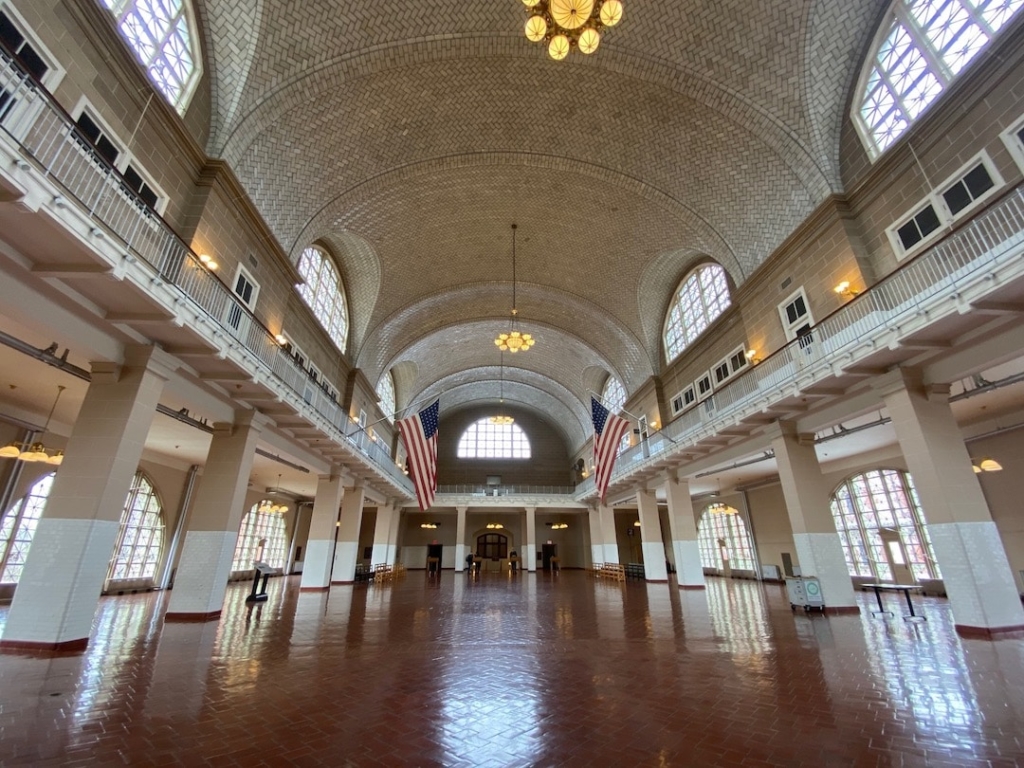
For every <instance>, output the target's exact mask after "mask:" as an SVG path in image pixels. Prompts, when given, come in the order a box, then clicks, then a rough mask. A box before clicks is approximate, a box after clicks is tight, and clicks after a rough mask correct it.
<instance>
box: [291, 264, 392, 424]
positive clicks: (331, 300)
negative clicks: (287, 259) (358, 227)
mask: <svg viewBox="0 0 1024 768" xmlns="http://www.w3.org/2000/svg"><path fill="white" fill-rule="evenodd" d="M298 270H299V274H300V275H302V279H303V281H304V282H303V283H302V285H300V286H299V287H298V291H299V295H300V296H301V297H302V300H303V301H304V302H306V305H307V306H308V307H309V308H310V309H311V310H312V311H313V315H314V316H315V317H316V319H317V320H318V321H319V323H320V325H321V326H323V329H324V330H325V331H327V333H328V335H329V336H330V337H331V340H332V341H333V342H334V343H335V345H336V346H337V347H338V349H340V350H341V351H342V352H344V351H345V345H346V343H347V341H348V308H347V306H346V303H345V294H344V292H343V290H342V288H341V278H340V277H339V275H338V272H337V270H336V269H335V267H334V262H333V261H332V260H331V259H330V257H329V256H327V254H326V253H324V251H322V250H321V249H320V248H315V247H309V248H306V249H305V250H304V251H303V252H302V255H301V256H300V257H299V263H298ZM391 411H392V412H393V411H394V408H392V409H391Z"/></svg>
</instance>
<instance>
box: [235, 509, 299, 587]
mask: <svg viewBox="0 0 1024 768" xmlns="http://www.w3.org/2000/svg"><path fill="white" fill-rule="evenodd" d="M270 503H272V502H268V501H267V500H266V499H264V500H263V501H261V502H259V503H258V504H254V505H253V506H252V509H250V510H249V511H248V512H246V513H245V517H244V518H243V519H242V526H241V528H240V529H239V531H238V541H237V542H236V543H235V556H234V558H232V561H231V570H232V571H251V570H252V569H253V562H254V561H257V560H258V561H260V562H262V563H266V564H267V565H269V566H270V567H271V568H284V566H285V558H286V556H287V553H288V535H287V532H286V531H285V525H284V516H283V515H281V514H280V513H278V512H264V511H262V510H261V509H260V507H262V506H264V505H265V504H270Z"/></svg>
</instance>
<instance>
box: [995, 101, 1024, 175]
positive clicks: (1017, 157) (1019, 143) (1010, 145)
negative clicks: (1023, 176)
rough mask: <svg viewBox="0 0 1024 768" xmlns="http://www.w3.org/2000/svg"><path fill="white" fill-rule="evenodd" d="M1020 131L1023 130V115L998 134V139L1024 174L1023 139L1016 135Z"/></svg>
mask: <svg viewBox="0 0 1024 768" xmlns="http://www.w3.org/2000/svg"><path fill="white" fill-rule="evenodd" d="M1022 130H1024V115H1021V116H1020V117H1018V118H1017V119H1016V120H1014V121H1013V122H1012V123H1011V124H1010V126H1009V127H1008V128H1006V129H1005V130H1004V131H1003V132H1002V133H1000V134H999V138H1000V139H1001V140H1002V142H1003V144H1004V145H1005V146H1006V149H1007V151H1008V152H1009V153H1010V156H1011V157H1012V158H1013V161H1014V162H1015V163H1016V164H1017V168H1019V169H1020V172H1021V173H1024V139H1021V137H1020V136H1019V135H1018V134H1019V133H1020V132H1021V131H1022Z"/></svg>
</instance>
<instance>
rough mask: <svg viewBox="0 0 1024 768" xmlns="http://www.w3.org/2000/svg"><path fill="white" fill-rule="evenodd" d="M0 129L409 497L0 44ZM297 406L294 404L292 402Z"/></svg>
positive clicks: (392, 471)
mask: <svg viewBox="0 0 1024 768" xmlns="http://www.w3.org/2000/svg"><path fill="white" fill-rule="evenodd" d="M0 127H2V128H3V131H4V132H5V133H6V134H7V135H8V136H9V137H10V138H11V139H13V140H14V141H15V142H16V143H17V144H18V146H19V148H20V151H21V154H22V156H23V157H24V158H25V160H26V161H28V162H29V163H30V164H32V165H34V166H35V167H36V168H37V169H38V170H39V171H41V172H42V173H43V174H45V175H46V177H47V178H49V179H50V181H51V182H53V183H54V184H55V185H56V186H57V187H58V188H59V189H61V190H62V191H63V193H64V195H63V196H62V197H65V198H66V200H65V201H63V202H62V203H59V204H62V205H67V204H68V201H74V203H75V204H77V206H79V207H80V208H81V209H82V210H83V211H84V212H86V213H87V214H88V216H89V218H90V219H91V220H92V221H93V222H94V223H95V224H96V226H97V228H98V229H99V230H101V231H103V232H105V233H107V234H108V235H110V236H111V237H113V238H115V239H116V240H117V241H118V242H119V243H120V244H121V245H122V246H123V247H124V248H125V251H126V253H127V254H129V255H130V257H131V258H133V259H135V260H136V261H137V262H138V263H141V264H143V265H145V266H146V267H148V269H149V271H151V273H152V277H153V280H154V282H157V283H160V282H162V283H164V284H166V285H170V286H174V287H175V288H176V289H177V290H178V291H179V292H180V295H181V296H182V298H183V299H184V300H186V301H187V302H189V303H190V304H192V305H193V306H194V307H195V308H198V309H200V310H202V314H201V315H200V322H203V317H205V321H206V322H207V323H208V324H209V325H210V328H211V331H212V333H213V335H214V336H221V335H222V336H225V337H228V338H230V339H233V343H236V344H237V345H239V346H240V347H242V348H244V349H245V350H246V351H247V352H248V353H249V354H250V355H251V356H252V358H253V359H254V360H255V367H256V368H257V369H258V370H256V371H254V373H255V375H256V376H258V378H259V379H260V380H267V379H271V380H273V382H274V383H275V384H276V385H277V386H279V387H281V388H284V389H286V390H290V392H291V393H293V394H294V395H295V399H296V401H297V402H303V403H305V404H306V405H308V407H309V408H310V409H311V410H312V411H314V412H315V413H316V414H317V415H318V416H319V417H320V418H321V419H322V420H323V421H324V422H326V423H327V424H328V425H330V426H329V429H331V431H333V432H334V435H333V436H334V438H335V439H336V440H338V441H339V442H341V441H345V442H347V443H348V444H350V445H352V446H354V447H355V448H357V449H358V450H359V451H360V452H361V453H363V454H364V455H365V456H366V457H367V458H368V459H369V460H370V461H371V462H372V463H373V464H374V465H376V467H377V468H378V469H379V470H380V471H381V472H382V474H384V475H386V476H387V477H389V478H391V480H392V481H394V482H396V483H397V484H398V485H399V486H400V487H401V488H403V489H405V490H406V491H407V492H408V493H409V494H410V495H412V491H413V487H412V483H411V482H410V481H409V479H408V478H407V477H405V475H404V474H403V473H402V471H401V469H400V468H399V467H397V466H396V465H395V462H394V461H393V460H392V458H391V456H390V455H389V454H388V452H387V451H386V450H384V449H383V448H382V447H381V446H380V445H379V444H378V443H376V442H375V441H373V440H370V439H366V436H365V433H364V432H361V431H359V427H358V424H356V423H355V422H353V421H352V420H351V419H350V418H349V416H348V414H347V413H346V412H345V410H344V409H343V408H342V407H341V406H339V405H338V403H337V402H335V401H334V399H333V398H331V397H329V396H328V395H327V393H326V392H324V391H323V390H322V389H321V388H320V387H308V386H306V385H307V383H308V376H307V374H306V372H305V371H303V370H301V369H299V368H298V367H297V366H296V365H295V364H294V363H293V362H292V359H291V357H290V356H289V355H288V354H287V353H286V352H285V351H284V350H283V349H282V348H281V346H280V345H279V344H278V343H277V341H276V339H275V338H274V336H273V334H271V333H270V331H269V330H268V329H267V328H266V327H265V326H264V325H263V324H262V323H261V322H260V321H259V320H258V319H257V318H256V317H255V316H254V315H253V314H252V312H251V311H250V310H249V308H248V307H247V306H245V304H244V303H243V302H242V301H241V300H240V299H239V298H238V297H237V296H236V295H235V294H234V292H233V291H231V289H230V288H228V286H226V285H225V284H224V283H223V282H221V280H220V279H219V278H218V277H217V276H216V275H215V274H213V273H212V272H211V271H210V270H208V269H207V268H206V267H205V266H203V264H202V262H201V261H200V260H199V257H198V256H197V255H196V254H195V253H194V252H193V251H192V250H191V249H190V248H189V246H188V245H187V244H186V243H185V241H183V240H182V239H181V238H180V237H178V235H177V234H176V233H175V232H174V230H173V229H171V227H170V226H169V225H168V224H167V222H165V221H164V220H163V218H161V217H160V215H159V214H157V212H156V211H154V210H153V209H152V208H151V207H149V206H148V205H147V204H146V203H145V202H144V201H143V200H142V199H141V198H140V197H139V196H138V195H137V194H136V193H135V192H134V191H133V190H132V189H131V188H130V187H129V185H128V184H127V182H126V181H125V179H124V177H123V176H122V175H121V173H120V172H119V171H118V170H117V169H116V168H114V167H113V166H112V165H111V164H110V163H109V162H108V161H107V160H106V159H105V158H104V157H103V156H102V155H101V154H100V153H99V152H98V151H97V150H96V148H95V147H94V146H92V144H91V142H89V140H88V139H86V138H85V137H84V136H82V134H81V133H80V132H79V131H78V129H77V126H76V125H75V122H74V120H72V119H71V116H70V115H68V114H67V112H65V111H64V110H63V109H62V108H61V106H60V105H59V104H57V102H56V101H54V99H53V98H52V96H51V95H50V93H49V92H48V91H47V90H46V89H45V88H44V87H43V86H42V85H41V84H40V83H38V82H37V81H35V80H34V79H33V78H32V77H31V76H30V75H29V74H28V73H26V72H24V71H23V70H22V69H21V68H20V67H19V66H18V65H17V63H16V62H15V61H14V59H13V57H12V56H11V55H10V54H9V52H7V51H6V49H4V48H2V47H0ZM299 407H300V408H301V407H302V406H301V405H300V406H299Z"/></svg>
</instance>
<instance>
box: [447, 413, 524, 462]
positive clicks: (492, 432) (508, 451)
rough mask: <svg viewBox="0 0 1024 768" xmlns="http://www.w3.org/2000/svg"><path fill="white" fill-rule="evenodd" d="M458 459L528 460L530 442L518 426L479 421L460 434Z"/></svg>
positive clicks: (487, 420) (486, 420)
mask: <svg viewBox="0 0 1024 768" xmlns="http://www.w3.org/2000/svg"><path fill="white" fill-rule="evenodd" d="M456 455H457V456H458V457H459V458H460V459H528V458H530V441H529V439H528V438H527V437H526V433H525V432H523V430H522V429H520V428H519V425H518V424H492V423H491V420H490V419H480V421H478V422H476V423H475V424H470V425H469V428H468V429H467V430H466V431H465V432H463V433H462V437H461V438H460V439H459V447H458V451H457V453H456Z"/></svg>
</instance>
